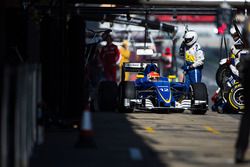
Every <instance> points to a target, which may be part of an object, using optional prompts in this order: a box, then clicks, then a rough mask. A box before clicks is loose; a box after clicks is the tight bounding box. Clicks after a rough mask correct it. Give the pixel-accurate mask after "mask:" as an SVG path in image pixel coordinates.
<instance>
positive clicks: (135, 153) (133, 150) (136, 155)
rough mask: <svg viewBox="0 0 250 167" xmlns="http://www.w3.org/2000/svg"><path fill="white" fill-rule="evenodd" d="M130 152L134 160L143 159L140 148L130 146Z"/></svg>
mask: <svg viewBox="0 0 250 167" xmlns="http://www.w3.org/2000/svg"><path fill="white" fill-rule="evenodd" d="M129 153H130V157H131V159H132V160H135V161H141V160H143V156H142V153H141V151H140V149H138V148H135V147H131V148H129Z"/></svg>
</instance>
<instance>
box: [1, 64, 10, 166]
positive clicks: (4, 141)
mask: <svg viewBox="0 0 250 167" xmlns="http://www.w3.org/2000/svg"><path fill="white" fill-rule="evenodd" d="M2 89H3V94H2V97H3V98H2V101H1V103H2V104H1V111H2V112H1V117H0V118H1V121H0V123H1V139H0V140H1V162H0V163H1V167H7V166H8V111H9V106H8V104H9V95H10V69H9V68H8V67H6V68H5V69H4V73H3V88H2Z"/></svg>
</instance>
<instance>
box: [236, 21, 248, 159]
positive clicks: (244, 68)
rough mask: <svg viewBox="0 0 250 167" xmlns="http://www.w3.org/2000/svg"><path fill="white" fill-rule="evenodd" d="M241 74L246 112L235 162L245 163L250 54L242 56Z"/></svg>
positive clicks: (245, 38)
mask: <svg viewBox="0 0 250 167" xmlns="http://www.w3.org/2000/svg"><path fill="white" fill-rule="evenodd" d="M242 36H243V42H244V44H245V45H244V47H245V48H246V49H247V50H249V49H250V18H248V19H247V21H246V23H245V25H244V28H243V35H242ZM240 63H241V64H240V67H239V75H240V78H241V81H242V85H243V87H244V100H245V112H244V113H243V115H242V117H241V121H240V126H239V132H238V137H237V140H236V145H235V163H243V162H244V159H245V158H244V157H245V154H246V151H247V148H248V142H249V141H248V140H249V133H250V111H249V110H250V100H249V99H250V87H249V84H250V76H249V73H250V66H249V64H250V55H249V53H248V54H247V55H245V56H241V57H240Z"/></svg>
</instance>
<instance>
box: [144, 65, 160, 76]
mask: <svg viewBox="0 0 250 167" xmlns="http://www.w3.org/2000/svg"><path fill="white" fill-rule="evenodd" d="M152 71H154V72H157V73H159V68H158V67H157V65H155V64H154V63H151V64H148V65H147V66H146V68H145V71H144V74H145V76H147V75H148V74H149V73H150V72H152Z"/></svg>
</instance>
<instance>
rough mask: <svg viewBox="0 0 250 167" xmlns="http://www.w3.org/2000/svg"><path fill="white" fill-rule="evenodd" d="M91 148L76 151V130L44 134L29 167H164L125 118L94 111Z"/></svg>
mask: <svg viewBox="0 0 250 167" xmlns="http://www.w3.org/2000/svg"><path fill="white" fill-rule="evenodd" d="M92 120H93V131H94V136H93V140H94V142H95V145H96V147H94V148H76V147H75V144H76V142H77V141H78V140H79V131H78V130H74V129H66V130H65V129H57V130H53V131H51V130H50V131H48V132H47V133H46V139H45V143H44V144H42V145H40V146H38V147H37V148H36V149H35V151H34V154H33V156H32V157H31V160H30V167H45V166H46V167H83V166H85V167H100V166H102V167H166V166H168V164H166V163H165V164H163V162H162V161H161V159H160V157H159V154H158V153H157V152H155V151H154V150H153V149H152V148H150V147H149V146H148V145H147V144H146V143H145V142H144V140H143V138H142V137H140V136H139V135H138V134H136V133H135V132H134V130H133V126H134V125H132V124H131V123H130V122H129V121H128V120H127V115H126V114H122V113H116V112H93V113H92Z"/></svg>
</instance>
